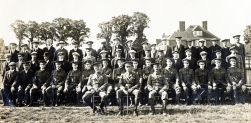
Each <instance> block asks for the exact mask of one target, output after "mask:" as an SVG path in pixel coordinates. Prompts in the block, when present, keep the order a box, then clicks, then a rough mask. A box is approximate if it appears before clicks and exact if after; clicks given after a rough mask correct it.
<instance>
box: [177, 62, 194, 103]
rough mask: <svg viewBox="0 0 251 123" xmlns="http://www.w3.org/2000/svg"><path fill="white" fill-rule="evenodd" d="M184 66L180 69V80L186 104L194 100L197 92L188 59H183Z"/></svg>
mask: <svg viewBox="0 0 251 123" xmlns="http://www.w3.org/2000/svg"><path fill="white" fill-rule="evenodd" d="M182 61H183V65H184V68H182V69H180V71H179V73H180V81H181V84H182V88H183V91H184V93H185V96H186V97H185V99H186V105H188V104H190V103H191V101H192V100H194V99H195V98H196V97H195V96H196V94H197V88H196V86H197V85H196V83H195V81H194V71H193V69H191V68H189V60H188V59H183V60H182Z"/></svg>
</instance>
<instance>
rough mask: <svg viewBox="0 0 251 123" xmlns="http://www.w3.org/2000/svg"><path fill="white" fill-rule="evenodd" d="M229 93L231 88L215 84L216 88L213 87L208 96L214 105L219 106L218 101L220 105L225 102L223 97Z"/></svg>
mask: <svg viewBox="0 0 251 123" xmlns="http://www.w3.org/2000/svg"><path fill="white" fill-rule="evenodd" d="M230 93H231V88H230V87H228V89H227V85H224V84H222V83H217V84H216V87H213V88H212V90H211V93H210V94H209V95H210V97H213V98H214V99H215V104H219V100H220V101H221V103H224V102H225V96H227V95H229V94H230Z"/></svg>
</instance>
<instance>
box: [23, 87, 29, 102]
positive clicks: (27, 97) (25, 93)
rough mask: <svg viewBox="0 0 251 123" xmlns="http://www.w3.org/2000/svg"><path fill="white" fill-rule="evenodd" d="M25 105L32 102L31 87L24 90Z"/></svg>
mask: <svg viewBox="0 0 251 123" xmlns="http://www.w3.org/2000/svg"><path fill="white" fill-rule="evenodd" d="M24 99H25V105H29V104H30V88H29V89H27V90H26V91H25V92H24Z"/></svg>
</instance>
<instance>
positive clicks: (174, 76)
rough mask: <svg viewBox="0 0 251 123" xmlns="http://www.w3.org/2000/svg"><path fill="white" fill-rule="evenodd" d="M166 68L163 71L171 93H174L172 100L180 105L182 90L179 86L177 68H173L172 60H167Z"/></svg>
mask: <svg viewBox="0 0 251 123" xmlns="http://www.w3.org/2000/svg"><path fill="white" fill-rule="evenodd" d="M166 65H167V66H166V67H165V69H164V70H163V71H162V74H163V75H164V76H165V79H166V81H167V83H168V84H169V89H168V90H169V91H171V93H172V98H173V99H175V101H176V103H177V104H180V102H179V98H180V93H181V88H180V84H179V74H178V71H177V70H176V68H174V67H172V65H173V61H172V59H171V58H166Z"/></svg>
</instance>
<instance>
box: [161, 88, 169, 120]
mask: <svg viewBox="0 0 251 123" xmlns="http://www.w3.org/2000/svg"><path fill="white" fill-rule="evenodd" d="M159 94H160V95H161V100H162V105H163V115H164V116H165V115H166V104H167V101H168V93H167V91H165V90H161V91H159Z"/></svg>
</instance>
